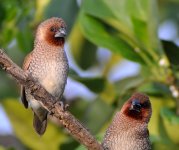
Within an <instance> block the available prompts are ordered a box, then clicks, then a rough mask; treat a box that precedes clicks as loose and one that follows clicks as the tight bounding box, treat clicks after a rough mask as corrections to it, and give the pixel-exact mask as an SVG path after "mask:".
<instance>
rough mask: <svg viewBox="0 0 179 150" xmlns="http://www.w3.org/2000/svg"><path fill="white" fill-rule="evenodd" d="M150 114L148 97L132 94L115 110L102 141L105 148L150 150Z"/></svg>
mask: <svg viewBox="0 0 179 150" xmlns="http://www.w3.org/2000/svg"><path fill="white" fill-rule="evenodd" d="M151 114H152V108H151V103H150V100H149V97H148V96H147V95H145V94H142V93H136V94H134V95H132V97H131V98H130V99H128V100H127V101H126V103H125V104H124V105H123V107H122V109H121V111H120V112H117V113H116V115H115V117H114V119H113V121H112V123H111V125H110V126H109V128H108V129H107V131H106V134H105V137H104V141H103V143H102V145H103V147H104V149H105V150H150V149H151V143H150V140H149V132H148V123H149V120H150V117H151Z"/></svg>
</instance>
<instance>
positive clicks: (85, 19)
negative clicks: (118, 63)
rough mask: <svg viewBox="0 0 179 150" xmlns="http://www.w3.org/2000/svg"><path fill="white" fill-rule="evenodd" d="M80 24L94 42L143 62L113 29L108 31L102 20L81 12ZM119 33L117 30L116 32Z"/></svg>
mask: <svg viewBox="0 0 179 150" xmlns="http://www.w3.org/2000/svg"><path fill="white" fill-rule="evenodd" d="M80 25H81V28H82V31H83V33H84V35H85V37H86V38H87V39H89V40H90V41H91V42H93V43H94V44H96V45H98V46H101V47H105V48H108V49H109V50H112V51H113V52H115V53H119V54H121V55H122V56H124V57H125V58H127V59H130V60H132V61H136V62H139V63H142V64H144V61H143V59H142V58H141V57H140V56H139V55H138V54H137V52H135V51H134V49H133V48H132V47H131V46H130V45H129V44H128V43H126V42H125V41H124V40H123V39H121V38H120V37H119V35H117V33H116V32H114V31H113V30H112V31H110V30H109V27H108V26H105V24H104V22H101V21H100V20H98V19H96V18H94V17H92V16H89V15H86V14H84V12H81V15H80ZM118 34H119V32H118Z"/></svg>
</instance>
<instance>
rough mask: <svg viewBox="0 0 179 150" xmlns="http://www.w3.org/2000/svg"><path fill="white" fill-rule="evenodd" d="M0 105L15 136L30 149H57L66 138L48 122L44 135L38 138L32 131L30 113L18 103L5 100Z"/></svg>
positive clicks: (31, 114)
mask: <svg viewBox="0 0 179 150" xmlns="http://www.w3.org/2000/svg"><path fill="white" fill-rule="evenodd" d="M2 104H3V107H4V109H5V111H6V112H7V114H8V116H9V118H10V121H11V123H12V125H13V128H14V130H15V134H16V136H17V137H18V138H19V139H20V140H21V141H22V142H23V143H24V144H25V145H26V146H27V147H29V148H30V149H44V150H49V149H58V147H59V144H61V143H62V142H64V141H65V139H66V136H65V135H64V134H63V133H62V132H61V131H60V130H59V127H56V126H55V125H53V124H51V123H50V122H48V127H47V130H46V132H45V134H44V135H43V136H42V137H39V136H38V135H37V134H36V133H35V131H34V129H33V125H32V116H33V113H32V111H31V110H30V109H25V108H24V107H23V105H22V104H20V102H19V101H17V100H14V99H7V100H5V101H3V103H2ZM52 139H53V142H52Z"/></svg>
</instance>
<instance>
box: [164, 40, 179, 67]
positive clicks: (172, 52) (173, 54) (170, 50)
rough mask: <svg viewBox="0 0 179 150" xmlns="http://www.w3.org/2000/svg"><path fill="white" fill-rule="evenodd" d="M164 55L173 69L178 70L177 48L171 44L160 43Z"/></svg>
mask: <svg viewBox="0 0 179 150" xmlns="http://www.w3.org/2000/svg"><path fill="white" fill-rule="evenodd" d="M162 45H163V47H164V50H165V53H166V55H167V57H168V59H169V61H170V63H171V66H172V67H173V68H174V69H179V66H178V64H179V47H177V46H176V45H175V44H174V43H173V42H170V41H162Z"/></svg>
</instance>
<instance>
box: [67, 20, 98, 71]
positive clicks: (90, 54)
mask: <svg viewBox="0 0 179 150" xmlns="http://www.w3.org/2000/svg"><path fill="white" fill-rule="evenodd" d="M68 41H69V44H70V50H71V52H72V54H73V57H74V59H75V61H76V63H77V64H78V65H79V66H80V67H81V68H82V69H88V68H89V67H91V66H92V65H94V64H95V63H96V62H97V60H96V50H97V46H95V45H94V44H92V43H91V42H90V41H88V40H87V39H85V37H84V35H83V34H82V31H81V28H80V26H79V22H76V24H75V25H74V26H73V29H72V31H71V33H70V36H69V40H68ZM77 41H78V42H77Z"/></svg>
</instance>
